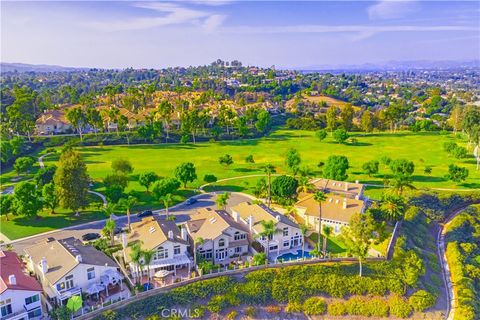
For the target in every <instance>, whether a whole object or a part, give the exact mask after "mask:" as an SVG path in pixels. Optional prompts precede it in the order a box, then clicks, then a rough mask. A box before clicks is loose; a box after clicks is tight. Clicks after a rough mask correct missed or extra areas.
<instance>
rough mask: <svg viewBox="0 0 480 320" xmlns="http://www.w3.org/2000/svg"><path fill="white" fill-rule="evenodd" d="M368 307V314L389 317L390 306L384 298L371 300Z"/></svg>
mask: <svg viewBox="0 0 480 320" xmlns="http://www.w3.org/2000/svg"><path fill="white" fill-rule="evenodd" d="M366 307H367V309H368V313H369V314H370V315H371V316H374V317H382V318H386V317H388V310H389V309H390V308H389V307H388V304H387V303H386V301H385V300H384V299H382V298H379V297H377V298H371V299H369V300H368V301H367V304H366Z"/></svg>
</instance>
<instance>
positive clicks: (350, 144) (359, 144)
mask: <svg viewBox="0 0 480 320" xmlns="http://www.w3.org/2000/svg"><path fill="white" fill-rule="evenodd" d="M346 145H347V146H350V147H368V146H371V145H373V144H372V143H369V142H356V143H348V144H346Z"/></svg>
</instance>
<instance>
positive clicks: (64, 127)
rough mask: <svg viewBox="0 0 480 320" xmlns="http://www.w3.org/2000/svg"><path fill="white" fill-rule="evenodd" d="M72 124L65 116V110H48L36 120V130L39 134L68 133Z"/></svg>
mask: <svg viewBox="0 0 480 320" xmlns="http://www.w3.org/2000/svg"><path fill="white" fill-rule="evenodd" d="M71 130H72V125H71V124H70V123H69V122H68V120H67V119H66V118H65V112H64V111H63V110H47V111H45V112H44V113H42V115H41V116H40V117H39V118H38V119H37V120H36V121H35V131H36V132H37V133H38V134H59V133H68V132H70V131H71Z"/></svg>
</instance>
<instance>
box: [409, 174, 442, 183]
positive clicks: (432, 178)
mask: <svg viewBox="0 0 480 320" xmlns="http://www.w3.org/2000/svg"><path fill="white" fill-rule="evenodd" d="M412 178H413V181H417V182H444V181H447V180H446V179H445V178H443V177H435V176H419V175H414V176H413V177H412Z"/></svg>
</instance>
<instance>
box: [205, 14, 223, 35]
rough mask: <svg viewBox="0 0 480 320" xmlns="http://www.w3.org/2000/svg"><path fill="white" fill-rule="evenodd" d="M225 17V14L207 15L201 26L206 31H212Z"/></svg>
mask: <svg viewBox="0 0 480 320" xmlns="http://www.w3.org/2000/svg"><path fill="white" fill-rule="evenodd" d="M226 18H227V16H225V15H221V14H214V15H211V16H210V17H208V18H207V19H205V20H204V21H203V28H204V29H205V30H206V31H209V32H211V31H214V30H216V29H217V28H218V27H219V26H221V25H222V23H223V21H224V20H225V19H226Z"/></svg>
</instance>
